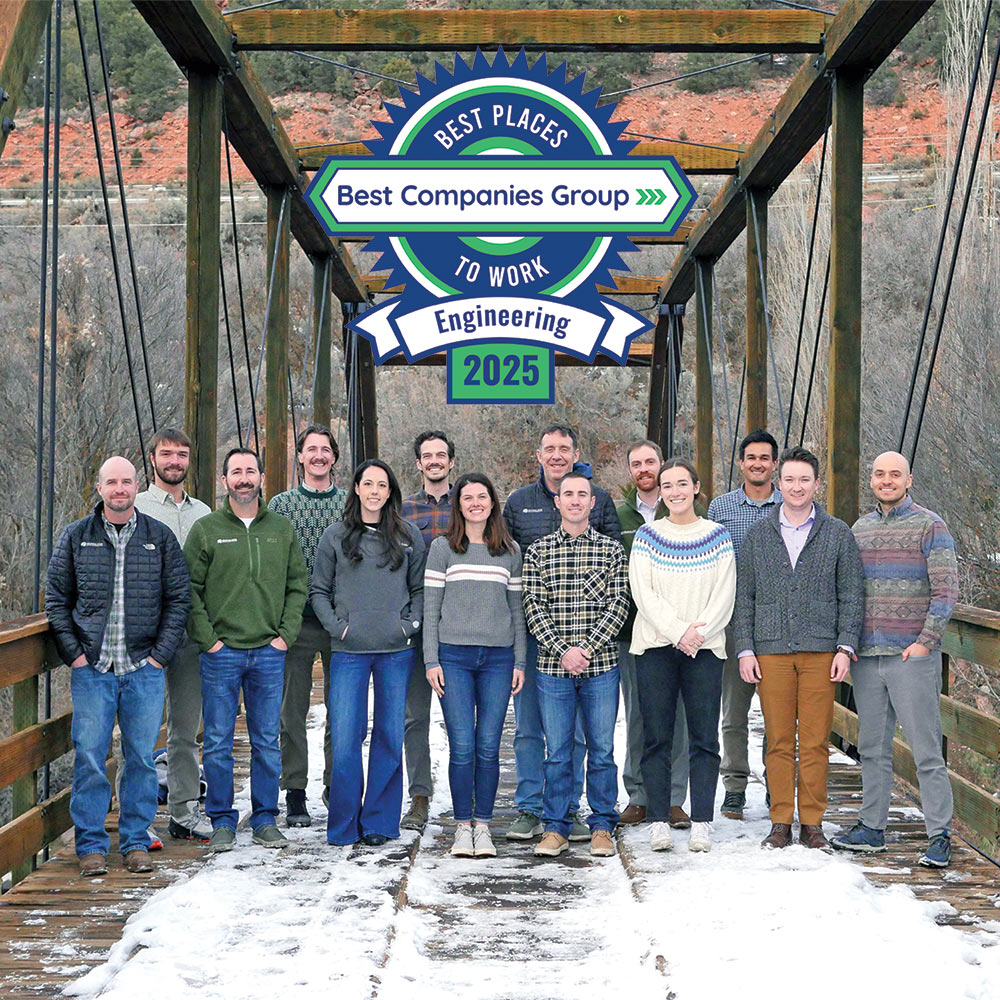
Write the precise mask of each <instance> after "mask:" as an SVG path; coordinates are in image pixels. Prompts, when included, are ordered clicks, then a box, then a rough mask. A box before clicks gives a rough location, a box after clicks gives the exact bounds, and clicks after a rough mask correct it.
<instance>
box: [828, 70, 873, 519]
mask: <svg viewBox="0 0 1000 1000" xmlns="http://www.w3.org/2000/svg"><path fill="white" fill-rule="evenodd" d="M863 126H864V76H863V74H862V73H861V72H860V71H853V72H851V73H850V74H848V73H843V72H842V73H839V74H838V75H837V78H836V80H835V82H834V102H833V142H832V149H833V160H832V164H831V171H830V177H831V198H832V215H833V219H832V230H831V235H830V374H829V396H828V399H827V420H826V428H827V430H826V442H827V448H826V450H827V480H828V481H827V487H826V496H827V508H828V510H829V511H830V513H831V514H833V515H834V516H835V517H839V518H840V519H841V520H843V521H846V522H847V523H848V524H853V523H854V521H855V519H856V518H857V516H858V471H859V465H860V460H861V180H862V178H861V166H862V160H861V145H862V139H863Z"/></svg>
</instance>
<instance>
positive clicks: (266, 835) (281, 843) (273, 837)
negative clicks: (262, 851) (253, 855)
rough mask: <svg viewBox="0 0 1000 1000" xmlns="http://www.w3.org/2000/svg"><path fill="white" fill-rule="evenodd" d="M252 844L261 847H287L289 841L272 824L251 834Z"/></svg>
mask: <svg viewBox="0 0 1000 1000" xmlns="http://www.w3.org/2000/svg"><path fill="white" fill-rule="evenodd" d="M253 842H254V843H255V844H260V846H261V847H274V848H278V849H280V848H282V847H287V846H288V845H289V844H290V843H291V841H290V840H289V839H288V838H287V837H286V836H285V835H284V834H283V833H282V832H281V831H280V830H279V829H278V828H277V827H276V826H275V825H274V824H273V823H269V824H268V825H267V826H262V827H261V828H260V829H259V830H254V832H253Z"/></svg>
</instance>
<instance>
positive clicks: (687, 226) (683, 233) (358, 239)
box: [340, 222, 695, 281]
mask: <svg viewBox="0 0 1000 1000" xmlns="http://www.w3.org/2000/svg"><path fill="white" fill-rule="evenodd" d="M694 225H695V224H694V223H693V222H682V223H681V224H680V225H679V226H678V227H677V231H676V232H675V233H674V235H673V236H630V237H629V239H630V240H631V241H632V242H633V243H634V244H636V246H654V245H658V244H683V243H685V242H686V241H687V239H688V237H689V236H690V235H691V230H692V229H693V228H694ZM371 239H372V237H371V236H345V237H344V238H343V239H342V240H341V241H340V242H341V243H368V242H369V241H370V240H371ZM368 277H370V276H369V275H366V276H365V279H364V280H365V281H367V279H368Z"/></svg>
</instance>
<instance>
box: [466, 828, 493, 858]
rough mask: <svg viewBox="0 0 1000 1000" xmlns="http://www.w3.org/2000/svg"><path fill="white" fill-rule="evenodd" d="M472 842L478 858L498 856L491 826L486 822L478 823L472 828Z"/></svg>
mask: <svg viewBox="0 0 1000 1000" xmlns="http://www.w3.org/2000/svg"><path fill="white" fill-rule="evenodd" d="M472 844H473V848H474V852H475V855H476V857H477V858H495V857H496V856H497V849H496V847H495V846H494V844H493V837H492V835H491V834H490V828H489V827H488V826H487V825H486V824H485V823H477V824H476V825H475V826H474V827H473V828H472Z"/></svg>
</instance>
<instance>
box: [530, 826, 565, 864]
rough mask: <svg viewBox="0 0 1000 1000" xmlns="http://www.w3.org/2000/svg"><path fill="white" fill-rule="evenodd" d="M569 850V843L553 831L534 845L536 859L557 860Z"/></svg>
mask: <svg viewBox="0 0 1000 1000" xmlns="http://www.w3.org/2000/svg"><path fill="white" fill-rule="evenodd" d="M568 850H569V841H568V840H567V839H566V838H565V837H564V836H563V835H562V834H561V833H556V831H555V830H549V832H548V833H547V834H545V836H544V837H542V839H541V840H540V841H539V842H538V843H537V844H536V845H535V857H536V858H557V857H559V855H560V854H562V853H563V851H568Z"/></svg>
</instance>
